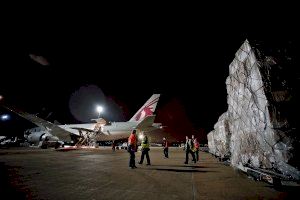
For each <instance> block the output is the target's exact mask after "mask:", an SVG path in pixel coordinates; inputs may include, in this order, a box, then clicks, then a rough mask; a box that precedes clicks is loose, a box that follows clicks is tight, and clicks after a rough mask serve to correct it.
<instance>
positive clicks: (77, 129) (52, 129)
mask: <svg viewBox="0 0 300 200" xmlns="http://www.w3.org/2000/svg"><path fill="white" fill-rule="evenodd" d="M159 97H160V94H153V95H152V96H151V97H150V99H148V101H147V102H146V103H145V104H144V105H143V106H142V107H141V108H140V109H139V110H138V111H137V112H136V113H135V114H134V116H133V117H132V118H131V119H130V120H129V121H127V122H110V123H107V122H106V120H104V119H103V118H99V119H93V121H96V122H95V123H85V124H66V125H58V124H54V123H51V122H48V121H46V120H44V119H41V118H39V117H37V116H35V115H32V114H29V113H26V112H22V111H18V110H16V109H10V108H8V107H6V108H7V109H9V110H10V111H12V112H14V113H16V114H18V115H19V116H21V117H23V118H25V119H27V120H29V121H31V122H32V123H34V124H36V125H37V126H38V127H36V128H32V129H29V130H26V131H25V133H24V137H25V138H26V139H27V141H28V142H29V143H31V144H35V145H38V146H40V147H44V144H45V143H46V144H49V143H55V144H56V145H63V144H64V143H73V144H74V143H79V142H80V143H83V142H86V143H95V142H96V141H112V140H120V139H125V138H127V137H128V136H129V134H130V132H131V131H132V130H133V129H136V130H137V132H138V134H142V133H143V132H151V131H153V130H157V129H162V128H163V126H162V124H161V123H154V119H155V115H153V113H154V111H155V109H156V106H157V103H158V100H159Z"/></svg>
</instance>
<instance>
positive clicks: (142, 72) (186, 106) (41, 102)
mask: <svg viewBox="0 0 300 200" xmlns="http://www.w3.org/2000/svg"><path fill="white" fill-rule="evenodd" d="M222 18H223V17H222V16H220V18H217V19H215V20H209V21H206V20H203V18H202V19H201V20H197V19H196V18H191V19H180V18H174V19H173V18H170V17H166V18H164V19H158V18H155V19H154V18H153V19H152V18H147V20H141V19H140V20H137V21H127V20H125V19H122V18H116V19H110V20H104V19H99V20H96V19H94V20H90V19H82V20H81V19H80V18H72V17H67V18H64V19H56V20H54V21H52V20H51V19H50V20H49V19H48V20H47V21H41V22H40V21H36V22H35V21H21V19H20V21H18V23H17V24H13V25H11V24H10V23H7V24H8V26H7V27H8V28H7V29H6V30H7V31H5V33H4V35H5V36H4V37H2V38H3V39H4V40H3V44H1V49H2V52H3V53H2V55H1V57H2V58H1V61H0V62H1V63H0V65H1V80H0V84H1V87H0V95H2V96H3V97H4V99H3V100H2V103H5V104H7V105H13V106H16V107H18V108H20V109H22V110H24V111H27V112H30V113H39V116H41V117H44V118H47V119H48V120H49V121H54V120H57V121H59V122H60V123H63V124H64V123H82V122H90V119H91V118H95V117H97V113H96V112H95V105H96V104H97V103H100V104H102V105H104V107H105V112H104V113H103V114H102V117H104V118H106V119H108V120H109V121H126V120H129V119H130V118H131V117H132V116H133V115H134V114H135V112H136V111H137V110H138V109H139V108H140V107H141V106H142V105H143V104H144V103H145V102H146V100H147V99H148V98H149V97H150V96H151V95H152V94H153V93H160V94H162V96H161V100H160V102H159V104H158V107H157V110H156V111H157V112H156V113H157V115H158V116H157V120H156V121H157V122H162V123H164V124H167V125H169V126H172V127H176V126H178V127H181V128H179V129H178V130H177V132H178V131H180V132H182V134H183V135H185V134H186V133H183V132H187V133H188V132H192V131H199V130H204V132H205V133H208V132H209V131H211V130H212V129H213V125H214V123H216V121H217V120H218V117H219V116H220V115H221V114H222V113H223V112H225V111H226V110H227V103H226V95H227V93H226V85H225V80H226V77H227V76H228V66H229V64H230V63H231V61H232V60H233V58H234V54H235V52H236V51H237V50H238V48H239V47H240V45H241V44H242V43H243V42H244V40H245V39H246V38H247V39H248V40H250V44H251V41H261V40H271V41H286V42H292V43H293V42H295V37H294V35H296V33H295V32H294V29H295V25H293V23H287V21H286V20H287V19H283V20H281V21H277V18H276V19H275V18H268V19H267V18H266V19H264V20H260V21H257V19H253V21H249V24H250V25H245V22H243V23H241V22H238V21H236V20H234V17H233V18H231V19H227V18H226V19H222ZM79 19H80V20H79ZM268 20H270V21H268ZM242 21H243V20H242ZM266 22H268V23H266ZM288 22H290V21H288ZM255 23H257V25H255ZM258 23H259V24H258ZM227 24H228V25H227ZM224 27H226V28H224ZM3 30H4V29H3ZM30 55H36V56H42V57H43V58H45V59H46V60H47V62H48V63H49V65H43V64H40V63H38V62H36V61H34V60H33V59H32V57H31V56H30ZM44 64H45V63H44ZM1 112H2V113H3V112H5V110H4V109H3V108H2V109H1ZM14 119H16V118H14ZM21 121H22V120H21ZM10 123H12V122H10ZM18 123H19V122H18ZM181 123H182V124H181ZM3 124H4V123H3V122H1V126H2V130H4V128H7V125H3ZM179 124H180V125H179ZM3 127H4V128H3ZM1 134H2V133H1ZM177 134H178V133H177ZM179 134H180V133H179Z"/></svg>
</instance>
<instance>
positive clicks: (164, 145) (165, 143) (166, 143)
mask: <svg viewBox="0 0 300 200" xmlns="http://www.w3.org/2000/svg"><path fill="white" fill-rule="evenodd" d="M162 146H163V149H164V155H165V158H169V144H168V141H167V139H166V138H163V144H162Z"/></svg>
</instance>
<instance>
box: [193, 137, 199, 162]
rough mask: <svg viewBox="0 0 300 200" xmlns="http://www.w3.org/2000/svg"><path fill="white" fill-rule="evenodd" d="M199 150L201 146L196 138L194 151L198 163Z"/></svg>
mask: <svg viewBox="0 0 300 200" xmlns="http://www.w3.org/2000/svg"><path fill="white" fill-rule="evenodd" d="M199 148H200V144H199V142H198V140H197V138H195V139H194V149H195V157H196V161H199Z"/></svg>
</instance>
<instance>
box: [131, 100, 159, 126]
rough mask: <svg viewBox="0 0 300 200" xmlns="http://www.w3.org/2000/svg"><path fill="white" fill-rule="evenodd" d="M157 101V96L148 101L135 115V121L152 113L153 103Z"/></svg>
mask: <svg viewBox="0 0 300 200" xmlns="http://www.w3.org/2000/svg"><path fill="white" fill-rule="evenodd" d="M157 101H158V98H156V99H154V100H153V101H151V102H149V103H148V105H146V106H145V107H144V108H143V109H142V110H141V111H140V112H139V113H138V114H137V115H136V117H135V120H136V121H139V120H141V119H143V118H144V117H146V116H148V115H152V114H153V104H156V103H157Z"/></svg>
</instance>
